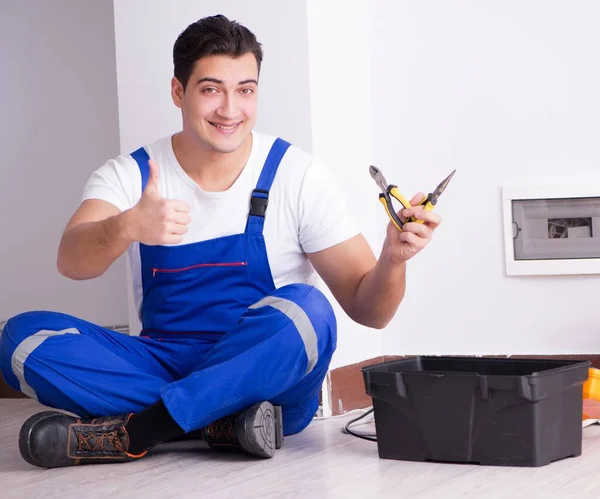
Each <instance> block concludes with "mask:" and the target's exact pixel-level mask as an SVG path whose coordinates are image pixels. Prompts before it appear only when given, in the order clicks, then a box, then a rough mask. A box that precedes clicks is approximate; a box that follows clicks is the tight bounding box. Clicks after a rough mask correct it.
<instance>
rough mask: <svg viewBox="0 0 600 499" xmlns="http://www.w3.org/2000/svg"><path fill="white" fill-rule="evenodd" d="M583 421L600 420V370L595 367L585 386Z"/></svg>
mask: <svg viewBox="0 0 600 499" xmlns="http://www.w3.org/2000/svg"><path fill="white" fill-rule="evenodd" d="M583 419H600V369H595V368H593V367H590V368H589V370H588V380H587V381H586V382H585V383H584V384H583Z"/></svg>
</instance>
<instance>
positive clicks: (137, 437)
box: [126, 400, 185, 454]
mask: <svg viewBox="0 0 600 499" xmlns="http://www.w3.org/2000/svg"><path fill="white" fill-rule="evenodd" d="M126 428H127V432H128V433H129V449H128V450H127V452H129V453H130V454H141V453H142V452H144V451H146V450H148V449H149V448H150V447H153V446H155V445H156V444H159V443H161V442H166V441H167V440H171V439H172V438H175V437H179V436H181V435H183V434H184V433H185V431H183V430H182V429H181V427H180V426H179V425H178V424H177V423H176V422H175V420H174V419H173V418H172V417H171V414H169V411H168V410H167V408H166V407H165V404H164V403H163V402H162V400H161V401H160V402H158V403H156V404H154V405H151V406H150V407H148V409H144V410H143V411H142V412H138V413H137V414H134V415H133V416H131V419H130V420H129V423H127V425H126Z"/></svg>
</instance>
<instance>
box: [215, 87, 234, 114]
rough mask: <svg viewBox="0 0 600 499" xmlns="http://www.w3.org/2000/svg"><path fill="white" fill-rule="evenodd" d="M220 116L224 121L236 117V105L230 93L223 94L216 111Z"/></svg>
mask: <svg viewBox="0 0 600 499" xmlns="http://www.w3.org/2000/svg"><path fill="white" fill-rule="evenodd" d="M217 112H218V113H219V115H220V116H222V117H223V118H225V119H233V118H235V117H236V116H237V105H236V101H235V95H234V94H232V93H225V94H223V99H222V101H221V105H220V106H219V108H218V109H217Z"/></svg>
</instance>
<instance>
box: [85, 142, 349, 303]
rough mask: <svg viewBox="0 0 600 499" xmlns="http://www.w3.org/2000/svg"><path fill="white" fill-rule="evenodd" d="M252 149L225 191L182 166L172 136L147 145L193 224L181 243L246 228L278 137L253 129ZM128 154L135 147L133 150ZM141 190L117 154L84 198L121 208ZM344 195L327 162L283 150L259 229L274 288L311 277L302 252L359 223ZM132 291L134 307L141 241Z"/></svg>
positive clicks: (163, 187) (132, 261) (165, 185)
mask: <svg viewBox="0 0 600 499" xmlns="http://www.w3.org/2000/svg"><path fill="white" fill-rule="evenodd" d="M252 136H253V140H252V151H251V153H250V156H249V158H248V162H247V163H246V165H245V167H244V169H243V170H242V173H241V174H240V176H239V177H238V178H237V180H236V181H235V183H234V184H233V185H232V186H231V187H230V188H229V189H227V190H226V191H223V192H207V191H204V190H202V189H201V188H200V186H198V184H197V183H195V182H194V181H193V180H192V179H191V178H190V177H189V176H188V175H187V174H186V173H185V171H184V170H183V168H182V167H181V165H180V164H179V162H178V161H177V158H176V157H175V154H174V152H173V147H172V143H171V136H167V137H164V138H162V139H159V140H157V141H156V142H154V143H153V144H151V145H149V146H147V147H146V151H147V152H148V155H149V156H150V158H152V159H154V160H155V162H156V163H157V165H158V167H159V169H160V175H159V191H160V194H161V195H162V196H163V197H165V198H169V199H179V200H182V201H186V202H187V203H188V204H189V205H190V207H191V212H190V216H191V223H190V224H189V225H188V232H187V233H186V234H185V235H184V237H183V241H182V243H181V244H189V243H194V242H198V241H204V240H207V239H213V238H216V237H222V236H228V235H232V234H239V233H242V232H244V230H245V227H246V222H247V219H248V211H249V209H250V205H249V196H250V193H251V191H252V189H254V188H255V187H256V184H257V181H258V178H259V175H260V173H261V170H262V167H263V165H264V163H265V160H266V158H267V155H268V154H269V151H270V149H271V146H272V144H273V142H274V141H275V139H276V137H274V136H271V135H266V134H262V133H258V132H256V131H253V132H252ZM132 152H133V151H132ZM141 195H142V180H141V173H140V170H139V167H138V165H137V163H136V162H135V160H134V159H133V158H132V157H131V156H130V155H120V156H118V157H117V158H116V159H113V160H110V161H108V162H107V163H105V164H104V165H103V166H101V167H100V168H99V169H98V170H96V171H95V172H94V173H93V174H92V175H91V177H90V179H89V180H88V182H87V184H86V186H85V189H84V192H83V196H82V201H84V200H86V199H92V198H94V199H102V200H104V201H107V202H109V203H112V204H113V205H115V206H116V207H117V208H119V209H120V210H121V211H125V210H127V209H129V208H131V207H133V206H134V205H135V204H136V203H137V202H138V201H139V199H140V197H141ZM346 202H347V200H346V198H345V197H344V195H343V194H342V193H341V191H340V190H339V188H338V186H337V185H336V183H335V181H334V180H333V177H332V176H331V174H330V172H329V171H328V169H327V167H326V166H325V165H324V164H323V163H321V162H319V161H316V160H315V159H314V158H313V157H312V156H310V155H309V154H307V153H305V152H303V151H302V150H300V149H299V148H298V147H295V146H294V145H293V144H292V146H290V148H289V149H288V150H287V152H286V153H285V155H284V157H283V159H282V160H281V163H280V165H279V169H278V170H277V174H276V175H275V179H274V181H273V185H272V187H271V189H270V191H269V204H268V207H267V212H266V218H265V223H264V229H263V235H264V238H265V245H266V248H267V256H268V259H269V265H270V267H271V273H272V275H273V280H274V282H275V286H276V287H277V288H279V287H281V286H284V285H286V284H291V283H298V282H300V283H309V284H312V283H314V282H315V280H314V278H315V277H316V275H315V274H314V272H315V271H314V268H313V267H312V265H311V263H310V261H309V260H308V258H307V256H306V254H305V253H313V252H315V251H320V250H323V249H326V248H329V247H331V246H334V245H336V244H338V243H341V242H343V241H345V240H347V239H349V238H351V237H353V236H355V235H356V234H358V232H359V231H358V229H357V227H356V225H355V224H354V223H353V222H352V221H351V220H350V219H349V217H348V213H347V210H346ZM127 256H128V258H127V260H128V263H129V265H130V271H131V276H132V281H133V296H134V301H135V304H136V307H137V310H138V312H139V311H140V308H141V307H140V305H141V301H142V279H141V270H140V255H139V244H138V243H135V244H132V245H131V246H130V247H129V249H128V255H127Z"/></svg>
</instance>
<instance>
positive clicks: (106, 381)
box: [0, 16, 441, 468]
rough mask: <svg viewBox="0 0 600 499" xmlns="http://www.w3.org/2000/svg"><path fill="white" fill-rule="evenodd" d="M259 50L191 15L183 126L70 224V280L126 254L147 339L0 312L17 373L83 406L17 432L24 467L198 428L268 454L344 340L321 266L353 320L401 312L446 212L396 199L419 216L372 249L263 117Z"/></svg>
mask: <svg viewBox="0 0 600 499" xmlns="http://www.w3.org/2000/svg"><path fill="white" fill-rule="evenodd" d="M261 61H262V50H261V46H260V44H259V43H258V42H257V40H256V38H255V37H254V35H253V34H252V33H251V32H250V31H249V30H248V29H247V28H245V27H243V26H241V25H239V24H237V23H235V22H231V21H230V20H228V19H227V18H225V17H223V16H214V17H209V18H204V19H201V20H199V21H198V22H195V23H193V24H192V25H190V26H189V27H188V28H187V29H186V30H185V31H184V32H183V33H182V34H181V35H180V36H179V37H178V39H177V41H176V43H175V46H174V66H175V68H174V77H173V79H172V99H173V102H174V103H175V105H176V106H177V107H178V108H179V109H181V114H182V130H181V131H180V132H179V133H176V134H174V135H173V136H172V137H171V136H170V137H166V138H164V139H161V140H158V141H156V142H155V143H153V144H151V145H149V146H147V147H142V148H140V149H138V150H137V151H134V152H133V153H132V154H130V155H123V156H119V157H118V158H116V159H114V160H111V161H108V162H107V163H106V164H105V165H103V166H102V167H101V168H100V169H98V170H97V171H96V172H94V173H93V175H92V176H91V178H90V180H89V181H88V183H87V185H86V187H85V190H84V195H83V199H82V203H81V205H80V207H79V208H78V210H77V211H76V213H75V214H74V215H73V217H72V219H71V220H70V221H69V223H68V225H67V227H66V229H65V231H64V234H63V237H62V240H61V244H60V248H59V254H58V263H57V264H58V269H59V271H60V272H61V273H62V274H63V275H65V276H67V277H69V278H72V279H92V278H94V277H97V276H100V275H102V274H103V273H104V272H105V271H106V270H107V269H108V268H109V267H110V265H111V264H112V263H113V262H114V261H115V260H116V259H117V258H118V257H119V256H120V255H122V254H123V253H125V252H127V256H128V258H129V262H130V265H131V272H132V276H133V281H134V295H135V299H136V304H137V306H138V307H139V314H140V318H141V321H142V325H143V330H142V332H141V334H140V336H128V335H122V334H119V333H116V332H113V331H109V330H107V329H104V328H102V327H99V326H96V325H94V324H90V323H88V322H86V321H83V320H81V319H78V318H76V317H71V316H67V315H64V314H60V313H55V312H44V311H40V312H29V313H24V314H21V315H19V316H16V317H14V318H12V319H10V320H9V321H8V323H7V324H6V326H5V327H4V329H3V332H2V336H1V338H0V363H1V367H2V372H3V374H4V377H5V379H6V381H7V382H8V383H9V384H10V385H11V386H13V387H14V388H16V389H19V390H21V391H22V392H23V393H25V394H27V395H29V396H30V397H32V398H34V399H37V400H38V401H39V402H41V403H42V404H45V405H47V406H49V407H54V408H57V409H62V410H66V411H69V412H71V413H74V414H77V415H78V416H79V417H71V416H68V415H66V414H64V413H62V412H57V411H46V412H42V413H40V414H36V415H34V416H32V417H31V418H30V419H28V420H27V421H26V422H25V423H24V425H23V427H22V429H21V432H20V436H19V447H20V451H21V454H22V456H23V458H24V459H25V460H27V461H28V462H30V463H31V464H34V465H37V466H42V467H48V468H52V467H60V466H70V465H76V464H86V463H96V462H98V463H99V462H102V463H107V462H125V461H131V460H135V459H140V458H141V457H143V456H144V455H145V454H146V453H147V452H148V450H149V449H150V448H152V447H153V446H155V445H157V444H159V443H161V442H165V441H168V440H173V439H177V438H182V437H184V436H185V438H188V436H189V434H200V435H201V436H202V437H203V438H204V439H205V440H206V441H207V442H208V443H209V445H210V446H211V447H213V448H222V447H223V448H236V449H240V450H242V451H245V452H247V453H248V454H251V455H255V456H260V457H271V456H273V454H274V452H275V449H276V448H279V447H280V446H281V443H282V440H283V435H290V434H294V433H297V432H299V431H301V430H302V429H304V428H305V427H306V426H307V425H308V424H309V423H310V421H311V419H312V418H313V415H314V414H315V411H316V409H317V405H318V395H319V390H320V388H321V385H322V382H323V379H324V377H325V375H326V373H327V370H328V366H329V363H330V360H331V357H332V355H333V352H334V350H335V347H336V341H337V340H336V334H337V331H336V320H335V316H334V313H333V311H332V308H331V306H330V304H329V303H328V301H327V299H326V298H325V296H324V295H323V294H322V293H321V292H320V291H319V290H317V289H316V288H315V287H313V286H312V285H311V282H312V279H313V277H314V276H313V272H314V271H315V270H316V272H317V273H318V274H319V275H320V276H321V277H322V279H323V280H324V282H325V283H326V285H327V286H328V287H329V288H330V289H331V291H332V293H333V295H334V296H335V298H336V299H337V300H338V301H339V303H340V304H341V306H342V307H343V309H344V311H345V312H346V313H347V314H348V315H349V316H350V317H351V318H352V319H353V320H355V321H356V322H358V323H361V324H364V325H366V326H370V327H373V328H383V327H384V326H385V325H386V324H387V323H388V322H389V321H390V319H391V318H392V317H393V315H394V313H395V311H396V309H397V307H398V305H399V303H400V301H401V300H402V297H403V294H404V289H405V267H406V261H407V260H409V259H410V258H411V257H413V256H414V255H415V254H417V253H418V252H419V251H420V250H422V249H423V248H424V247H425V246H426V245H427V243H428V242H429V240H430V239H431V234H432V232H433V231H434V230H435V228H436V227H438V225H439V224H440V221H441V219H440V216H439V215H438V214H436V213H434V212H423V211H422V209H421V208H420V207H418V206H417V207H413V208H409V209H406V210H403V212H402V216H404V217H410V216H416V217H418V218H421V219H422V220H424V221H425V223H424V224H419V223H407V224H406V225H405V226H404V230H403V231H399V230H397V229H396V228H395V227H394V226H393V225H391V224H390V226H389V227H388V231H387V237H386V240H385V243H384V245H383V249H382V252H381V255H380V257H379V259H376V258H375V256H374V255H373V253H372V251H371V249H370V247H369V245H368V244H367V242H366V241H365V239H364V237H363V236H362V235H361V234H360V233H359V232H358V231H357V229H356V228H355V226H354V225H353V224H352V222H351V221H350V220H349V218H348V215H347V213H346V211H345V208H344V200H343V198H342V195H341V194H340V192H339V191H338V190H336V189H335V187H334V183H333V181H332V179H331V177H330V176H329V174H328V172H327V170H326V168H325V167H324V166H323V165H321V164H320V163H319V162H318V161H315V160H313V159H312V158H311V157H310V156H309V155H308V154H306V153H304V152H302V151H301V150H299V149H298V148H296V147H294V146H292V145H290V144H289V143H287V142H285V141H284V140H282V139H279V138H275V137H271V136H268V135H264V134H260V133H258V132H256V131H254V130H253V127H254V124H255V119H256V108H257V95H258V80H259V73H260V65H261ZM422 197H423V195H422V194H419V195H417V196H415V198H414V199H413V200H412V203H413V204H414V203H418V202H419V201H420V200H421V199H422ZM186 434H187V435H186Z"/></svg>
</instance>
